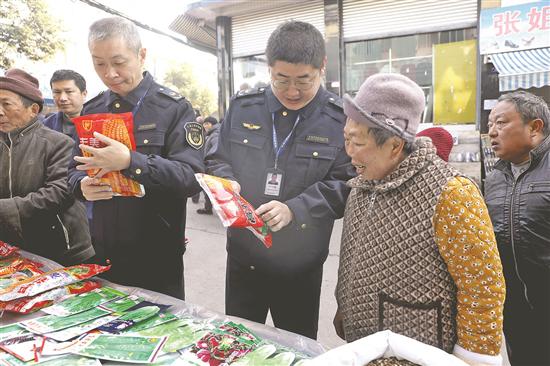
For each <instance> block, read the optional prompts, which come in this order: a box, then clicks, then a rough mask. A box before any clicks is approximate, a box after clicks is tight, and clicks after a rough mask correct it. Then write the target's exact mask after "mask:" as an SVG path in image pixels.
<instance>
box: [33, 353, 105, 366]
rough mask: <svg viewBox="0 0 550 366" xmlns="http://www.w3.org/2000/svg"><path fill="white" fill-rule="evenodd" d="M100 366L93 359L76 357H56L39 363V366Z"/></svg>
mask: <svg viewBox="0 0 550 366" xmlns="http://www.w3.org/2000/svg"><path fill="white" fill-rule="evenodd" d="M69 365H70V366H101V362H99V360H97V359H95V358H89V357H84V356H78V355H67V356H62V357H57V358H55V359H53V360H50V361H45V362H40V366H69Z"/></svg>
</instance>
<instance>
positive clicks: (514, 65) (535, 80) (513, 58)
mask: <svg viewBox="0 0 550 366" xmlns="http://www.w3.org/2000/svg"><path fill="white" fill-rule="evenodd" d="M491 59H492V61H493V65H494V66H495V68H496V69H497V71H498V74H499V75H498V79H499V90H500V91H501V92H503V91H508V90H516V89H529V88H532V87H536V88H540V87H543V86H544V85H550V48H548V47H547V48H536V49H532V50H524V51H515V52H505V53H496V54H493V55H491Z"/></svg>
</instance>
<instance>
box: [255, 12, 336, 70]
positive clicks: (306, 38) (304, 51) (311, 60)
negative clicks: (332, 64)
mask: <svg viewBox="0 0 550 366" xmlns="http://www.w3.org/2000/svg"><path fill="white" fill-rule="evenodd" d="M265 54H266V56H267V63H268V65H269V66H273V65H274V64H275V62H276V61H284V62H288V63H291V64H305V65H311V66H313V67H314V68H316V69H320V68H321V65H322V64H323V60H324V59H325V56H326V50H325V40H324V39H323V35H322V34H321V32H319V30H318V29H317V28H315V27H314V26H313V25H311V24H309V23H305V22H300V21H297V20H291V21H287V22H285V23H282V24H280V25H279V26H278V27H277V29H275V30H274V31H273V33H271V35H270V36H269V40H268V41H267V47H266V49H265Z"/></svg>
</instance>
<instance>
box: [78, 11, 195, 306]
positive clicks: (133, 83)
mask: <svg viewBox="0 0 550 366" xmlns="http://www.w3.org/2000/svg"><path fill="white" fill-rule="evenodd" d="M88 46H89V49H90V53H91V56H92V61H93V64H94V68H95V70H96V72H97V74H98V76H99V77H100V78H101V80H102V81H103V83H104V84H105V85H106V86H107V87H108V90H107V91H105V92H103V93H102V94H100V95H98V96H97V97H95V98H94V99H92V100H90V101H89V102H88V103H86V104H85V106H84V110H83V113H82V114H83V115H86V114H92V113H105V112H110V113H119V112H120V113H122V112H133V115H134V136H135V141H136V151H129V149H128V148H127V147H126V146H125V145H123V144H122V143H120V142H117V141H115V140H111V139H109V138H106V137H104V136H103V137H101V136H102V135H99V136H100V139H101V140H102V141H103V142H104V143H105V144H106V145H107V146H106V147H103V148H98V149H94V148H92V147H88V146H83V145H80V148H81V149H82V150H86V151H89V152H91V153H92V154H93V156H92V157H88V158H86V157H82V156H80V151H78V154H77V156H75V157H74V159H75V160H76V161H77V162H79V163H81V164H80V165H75V164H73V166H71V167H70V168H69V185H70V186H71V188H72V189H73V191H74V194H75V196H77V197H80V198H85V199H87V200H88V201H94V204H93V218H94V219H93V223H92V228H91V231H92V236H93V238H94V243H93V244H94V248H95V250H96V253H97V256H96V258H95V260H96V261H98V262H99V263H104V261H105V260H106V259H110V261H111V263H112V268H111V270H110V271H109V272H107V278H108V279H109V280H112V281H114V282H117V283H121V284H124V285H130V286H139V287H143V288H146V289H150V290H154V291H158V292H162V293H165V294H168V295H171V296H174V297H178V298H181V299H183V298H184V296H185V292H184V284H183V258H182V254H183V252H184V250H185V243H184V240H185V237H184V230H185V206H186V200H187V197H189V196H192V195H193V194H195V193H197V192H198V191H199V190H200V187H199V186H198V184H197V182H196V180H195V177H194V174H195V172H201V171H203V152H202V145H203V141H204V138H203V136H202V127H201V126H200V124H198V123H196V122H194V121H195V113H194V111H193V108H192V107H191V104H189V102H187V101H186V100H185V98H183V97H182V96H180V95H179V94H177V93H176V92H173V91H171V90H169V89H167V88H165V87H163V86H161V85H159V84H157V83H156V82H155V81H154V80H153V77H152V76H151V74H149V73H148V72H142V68H143V64H144V61H145V55H146V50H145V48H142V46H141V39H140V37H139V33H138V31H137V29H136V27H135V26H134V24H133V23H130V22H129V21H127V20H125V19H122V18H116V17H115V18H105V19H101V20H98V21H97V22H95V23H94V24H92V25H91V27H90V33H89V36H88ZM87 169H101V171H100V175H102V174H104V173H106V172H109V171H121V172H122V174H124V175H125V176H127V177H129V178H132V179H134V180H136V181H138V182H139V183H141V184H142V185H143V186H144V187H145V196H143V197H142V198H137V197H114V196H113V193H112V191H111V189H110V187H109V186H104V185H100V184H99V180H96V179H92V178H89V177H88V176H87V175H86V172H85V170H87Z"/></svg>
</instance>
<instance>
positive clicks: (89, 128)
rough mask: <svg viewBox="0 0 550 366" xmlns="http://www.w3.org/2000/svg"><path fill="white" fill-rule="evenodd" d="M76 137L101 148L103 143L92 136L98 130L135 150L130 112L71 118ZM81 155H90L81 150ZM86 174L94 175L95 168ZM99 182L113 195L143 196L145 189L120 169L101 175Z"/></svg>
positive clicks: (84, 142) (82, 141)
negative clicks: (111, 191)
mask: <svg viewBox="0 0 550 366" xmlns="http://www.w3.org/2000/svg"><path fill="white" fill-rule="evenodd" d="M73 123H74V125H75V127H76V132H77V134H78V139H79V142H80V143H81V144H84V145H88V146H92V147H96V148H101V147H104V146H105V144H104V143H103V142H101V141H99V140H98V139H96V138H95V137H94V132H99V133H100V134H102V135H105V136H107V137H109V138H112V139H113V140H116V141H119V142H122V143H123V144H124V145H126V147H128V149H130V150H131V151H135V150H136V143H135V140H134V118H133V115H132V113H130V112H128V113H98V114H88V115H85V116H80V117H76V118H74V119H73ZM82 153H83V156H85V157H88V156H91V154H90V153H88V152H85V151H83V152H82ZM87 173H88V176H90V177H94V176H95V175H96V174H97V173H98V170H97V169H93V170H88V171H87ZM101 182H104V183H108V184H109V185H110V186H111V188H112V189H113V193H114V194H115V196H135V197H143V196H144V195H145V189H144V188H143V186H142V185H141V184H139V183H138V182H136V181H135V180H133V179H130V178H127V177H125V176H124V175H123V174H122V173H121V172H120V171H117V172H109V173H107V174H105V175H104V176H103V177H101Z"/></svg>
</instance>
